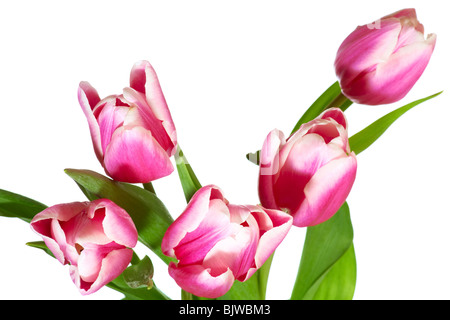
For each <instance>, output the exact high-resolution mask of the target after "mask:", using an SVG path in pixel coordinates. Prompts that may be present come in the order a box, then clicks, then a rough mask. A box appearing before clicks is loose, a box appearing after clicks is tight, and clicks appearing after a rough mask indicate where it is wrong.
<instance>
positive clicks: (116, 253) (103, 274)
mask: <svg viewBox="0 0 450 320" xmlns="http://www.w3.org/2000/svg"><path fill="white" fill-rule="evenodd" d="M132 256H133V250H131V249H127V248H124V249H115V250H113V251H111V252H109V253H108V254H107V255H106V256H105V257H104V258H103V260H102V261H101V267H100V271H99V273H98V275H97V278H96V279H95V281H94V282H93V283H90V282H86V281H84V280H82V279H81V277H80V276H79V274H78V280H77V281H78V282H81V283H82V282H86V284H85V285H87V286H85V287H83V286H81V285H80V286H79V288H80V292H81V294H82V295H88V294H92V293H94V292H96V291H98V290H99V289H100V288H102V287H103V286H104V285H106V284H108V283H109V282H111V281H112V280H114V279H115V278H117V277H118V276H119V275H120V274H121V273H122V272H123V271H124V270H125V269H126V268H127V266H128V265H129V263H130V261H131V258H132ZM72 279H73V278H72ZM74 282H75V281H74Z"/></svg>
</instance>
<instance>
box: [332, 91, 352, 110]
mask: <svg viewBox="0 0 450 320" xmlns="http://www.w3.org/2000/svg"><path fill="white" fill-rule="evenodd" d="M352 103H353V102H352V101H351V100H350V99H348V98H347V97H346V96H345V95H344V94H343V93H342V92H341V93H340V94H338V95H337V97H336V98H334V99H333V101H331V102H330V104H329V105H328V106H327V107H326V109H330V108H340V109H341V110H342V111H345V110H347V109H348V107H350V106H351V105H352Z"/></svg>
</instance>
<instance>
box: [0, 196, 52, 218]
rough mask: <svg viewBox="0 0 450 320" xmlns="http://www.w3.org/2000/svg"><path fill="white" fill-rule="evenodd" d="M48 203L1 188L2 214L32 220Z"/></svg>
mask: <svg viewBox="0 0 450 320" xmlns="http://www.w3.org/2000/svg"><path fill="white" fill-rule="evenodd" d="M46 208H47V206H46V205H44V204H42V203H40V202H38V201H35V200H33V199H30V198H27V197H24V196H22V195H20V194H17V193H13V192H10V191H6V190H1V189H0V216H3V217H9V218H19V219H22V220H23V221H25V222H28V223H29V222H30V221H31V219H33V217H34V216H35V215H36V214H38V213H39V212H41V211H42V210H45V209H46Z"/></svg>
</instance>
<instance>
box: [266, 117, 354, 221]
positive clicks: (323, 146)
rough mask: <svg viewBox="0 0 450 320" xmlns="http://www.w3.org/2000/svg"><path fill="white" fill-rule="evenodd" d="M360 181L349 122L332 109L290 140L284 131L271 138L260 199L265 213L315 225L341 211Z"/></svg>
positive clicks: (302, 127) (304, 125) (271, 134)
mask: <svg viewBox="0 0 450 320" xmlns="http://www.w3.org/2000/svg"><path fill="white" fill-rule="evenodd" d="M355 177H356V156H355V154H354V153H353V152H351V151H350V146H349V143H348V135H347V121H346V119H345V116H344V113H343V112H342V111H341V110H340V109H338V108H332V109H328V110H326V111H324V112H323V113H322V114H321V115H320V116H319V117H318V118H316V119H314V120H312V121H310V122H308V123H305V124H303V125H302V126H301V127H300V128H299V130H298V131H296V132H295V133H293V134H292V135H291V136H290V137H289V138H288V139H287V140H286V139H285V138H284V135H283V133H282V132H281V131H279V130H276V129H275V130H273V131H271V132H270V133H269V135H268V136H267V138H266V140H265V142H264V145H263V147H262V149H261V158H260V175H259V198H260V200H261V204H262V205H263V206H264V207H265V208H271V209H278V210H283V211H285V212H288V213H289V214H291V215H292V216H293V218H294V221H293V224H294V225H295V226H298V227H306V226H313V225H316V224H319V223H322V222H324V221H326V220H328V219H329V218H331V217H332V216H333V215H334V214H335V213H336V212H337V210H338V209H339V208H340V206H341V205H342V204H343V203H344V202H345V200H346V198H347V196H348V194H349V193H350V189H351V188H352V185H353V182H354V180H355Z"/></svg>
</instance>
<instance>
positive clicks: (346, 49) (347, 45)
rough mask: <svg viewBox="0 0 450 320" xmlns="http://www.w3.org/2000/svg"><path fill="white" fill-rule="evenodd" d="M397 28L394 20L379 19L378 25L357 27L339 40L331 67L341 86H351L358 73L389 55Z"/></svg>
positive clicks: (396, 21)
mask: <svg viewBox="0 0 450 320" xmlns="http://www.w3.org/2000/svg"><path fill="white" fill-rule="evenodd" d="M401 28H402V27H401V24H400V21H399V20H398V19H395V18H390V19H386V20H381V21H380V27H379V28H369V27H368V25H363V26H359V27H357V28H356V30H355V31H353V32H352V33H351V34H350V35H349V36H348V37H347V38H346V39H345V40H344V41H343V42H342V44H341V46H340V47H339V50H338V53H337V55H336V60H335V67H336V74H337V76H338V78H339V79H340V82H341V87H342V88H343V89H344V88H347V87H348V86H351V83H352V82H353V81H355V78H357V77H359V76H361V73H362V72H365V71H366V70H370V69H371V68H373V67H374V66H376V64H377V63H379V62H383V61H386V60H387V59H388V58H389V56H390V54H391V53H392V52H393V51H394V50H395V48H396V45H397V40H398V36H399V34H400V31H401ZM344 93H346V92H344Z"/></svg>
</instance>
